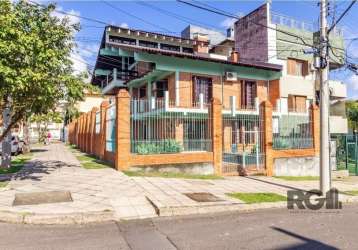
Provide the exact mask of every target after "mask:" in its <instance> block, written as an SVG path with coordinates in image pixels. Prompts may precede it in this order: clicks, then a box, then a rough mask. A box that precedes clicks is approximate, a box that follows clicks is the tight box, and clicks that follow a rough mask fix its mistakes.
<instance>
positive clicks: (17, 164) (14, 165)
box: [0, 153, 33, 175]
mask: <svg viewBox="0 0 358 250" xmlns="http://www.w3.org/2000/svg"><path fill="white" fill-rule="evenodd" d="M32 156H33V154H32V153H28V154H22V155H18V156H15V157H12V159H11V167H10V168H0V175H2V174H13V173H16V172H19V171H20V169H22V167H23V166H24V165H25V163H26V162H28V161H29V160H31V158H32Z"/></svg>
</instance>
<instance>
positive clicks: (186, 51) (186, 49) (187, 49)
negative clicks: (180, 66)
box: [183, 47, 194, 53]
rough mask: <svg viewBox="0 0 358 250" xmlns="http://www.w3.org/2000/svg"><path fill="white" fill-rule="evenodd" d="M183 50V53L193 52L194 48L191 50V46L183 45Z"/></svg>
mask: <svg viewBox="0 0 358 250" xmlns="http://www.w3.org/2000/svg"><path fill="white" fill-rule="evenodd" d="M183 52H184V53H194V50H193V48H186V47H183Z"/></svg>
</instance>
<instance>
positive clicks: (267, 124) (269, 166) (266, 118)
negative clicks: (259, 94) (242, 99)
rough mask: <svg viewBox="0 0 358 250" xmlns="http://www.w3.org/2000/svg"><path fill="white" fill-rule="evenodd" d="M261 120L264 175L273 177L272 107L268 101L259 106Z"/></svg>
mask: <svg viewBox="0 0 358 250" xmlns="http://www.w3.org/2000/svg"><path fill="white" fill-rule="evenodd" d="M260 106H261V107H260V109H261V114H260V115H262V118H263V130H264V133H263V134H264V138H263V139H264V152H265V168H266V175H267V176H272V175H273V154H272V105H271V103H270V102H269V101H264V102H263V103H261V105H260Z"/></svg>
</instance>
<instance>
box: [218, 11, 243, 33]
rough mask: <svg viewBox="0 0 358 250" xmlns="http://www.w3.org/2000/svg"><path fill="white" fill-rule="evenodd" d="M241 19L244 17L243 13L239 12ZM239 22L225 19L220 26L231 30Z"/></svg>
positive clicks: (234, 19)
mask: <svg viewBox="0 0 358 250" xmlns="http://www.w3.org/2000/svg"><path fill="white" fill-rule="evenodd" d="M236 15H237V16H239V17H242V16H244V14H243V13H241V12H239V13H237V14H236ZM236 21H237V18H229V17H228V18H225V19H224V20H223V21H222V22H221V23H220V26H222V27H224V28H226V29H227V28H230V27H231V26H233V24H234V23H235V22H236Z"/></svg>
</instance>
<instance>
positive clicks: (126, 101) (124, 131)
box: [115, 89, 131, 170]
mask: <svg viewBox="0 0 358 250" xmlns="http://www.w3.org/2000/svg"><path fill="white" fill-rule="evenodd" d="M130 132H131V131H130V95H129V93H128V90H126V89H120V90H119V91H118V93H117V95H116V137H115V138H116V149H115V166H116V169H117V170H119V169H120V170H126V169H128V168H129V166H130V162H129V161H130V154H131V152H130V147H131V140H130V136H131V135H130Z"/></svg>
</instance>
